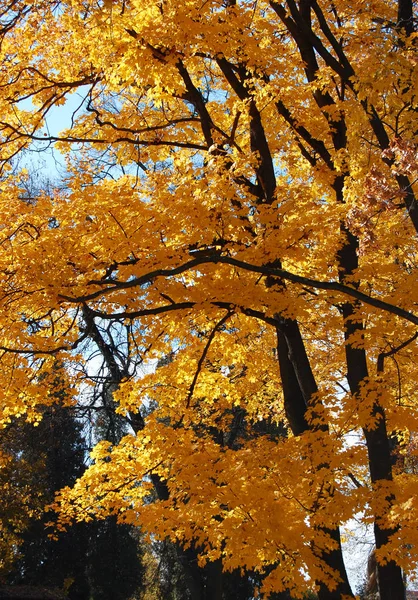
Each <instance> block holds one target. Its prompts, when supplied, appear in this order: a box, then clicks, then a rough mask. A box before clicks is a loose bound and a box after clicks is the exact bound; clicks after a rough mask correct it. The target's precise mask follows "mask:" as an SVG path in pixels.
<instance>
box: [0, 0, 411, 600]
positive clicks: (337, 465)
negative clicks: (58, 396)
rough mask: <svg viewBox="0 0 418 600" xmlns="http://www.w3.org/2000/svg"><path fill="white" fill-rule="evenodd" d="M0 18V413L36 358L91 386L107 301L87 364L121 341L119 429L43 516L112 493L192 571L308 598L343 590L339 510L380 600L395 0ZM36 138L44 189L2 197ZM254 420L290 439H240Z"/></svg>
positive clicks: (402, 482)
mask: <svg viewBox="0 0 418 600" xmlns="http://www.w3.org/2000/svg"><path fill="white" fill-rule="evenodd" d="M1 15H2V16H1V26H2V47H1V59H0V60H1V67H0V90H1V92H0V143H1V156H0V158H1V159H2V161H3V171H2V182H1V185H2V213H3V215H4V222H3V226H2V229H1V236H2V239H1V257H0V261H1V268H0V273H1V280H0V281H1V289H2V294H1V303H2V313H1V329H0V331H1V343H0V346H1V351H2V356H1V361H2V372H1V377H2V378H3V381H4V384H3V385H2V387H1V389H2V401H1V408H2V415H3V419H4V421H5V422H7V421H8V420H10V419H12V418H13V415H15V414H20V413H23V412H25V413H27V414H28V415H29V417H30V418H32V417H33V418H35V415H36V410H37V405H38V404H39V403H42V402H43V403H45V401H47V402H48V401H49V402H53V398H52V397H51V395H50V392H49V390H50V383H51V365H52V364H53V363H54V361H56V360H57V359H58V360H60V361H61V362H62V364H64V365H65V366H66V370H67V378H68V385H69V387H70V388H71V389H72V390H73V393H74V397H77V395H80V394H82V393H84V392H85V387H86V385H89V386H92V385H93V384H94V382H95V379H96V377H97V372H96V371H95V369H96V367H95V364H94V361H89V356H90V355H89V352H88V348H89V345H90V344H91V343H92V340H93V341H94V336H95V332H96V329H97V328H98V327H102V328H103V324H107V325H106V331H107V333H106V335H105V337H104V338H103V339H104V341H105V345H106V346H107V347H110V348H111V350H112V352H111V356H110V357H109V360H111V361H112V360H113V362H114V365H113V367H112V365H111V363H110V362H109V363H108V368H109V370H110V371H111V368H112V369H114V372H115V373H116V372H117V371H119V374H120V371H121V368H122V363H121V360H120V356H121V354H124V355H125V356H130V357H131V358H130V360H131V361H132V362H131V363H130V367H131V368H129V369H128V370H125V372H123V373H122V377H119V374H118V377H119V380H118V381H117V389H116V387H115V389H114V390H112V392H113V395H112V402H113V401H115V402H116V403H117V407H118V411H119V412H120V414H121V415H124V416H125V417H126V418H127V419H129V420H130V421H131V423H132V424H133V427H132V431H133V433H132V432H131V434H128V435H126V436H125V437H123V438H122V439H121V440H120V442H119V443H117V444H116V443H112V442H110V441H107V442H103V443H100V444H98V446H97V447H96V449H95V450H94V452H93V459H94V461H95V462H94V464H93V465H92V466H91V467H90V468H89V470H88V471H87V472H86V474H85V475H84V476H83V477H82V478H81V480H79V481H78V482H77V483H76V484H75V486H73V488H72V489H65V490H64V491H63V492H62V493H61V495H60V496H59V498H58V499H57V508H59V510H60V511H61V513H60V514H61V524H62V526H65V524H66V523H67V522H68V521H70V520H72V519H80V518H83V517H85V518H91V517H94V516H98V517H104V516H109V515H117V516H118V518H119V520H120V521H122V522H125V523H130V524H135V525H137V524H140V525H141V526H142V527H143V528H144V529H145V530H147V531H149V532H150V534H152V535H154V536H156V538H159V539H162V540H163V539H166V538H170V539H171V540H172V541H173V543H175V544H177V545H178V546H179V547H180V546H181V547H183V548H184V550H185V551H186V550H187V549H188V548H190V547H193V548H195V549H198V560H199V561H200V566H202V567H203V566H204V565H205V564H208V565H212V566H214V565H215V564H217V562H218V563H220V564H221V565H222V568H223V569H224V570H234V569H246V570H247V571H249V572H251V571H253V572H255V573H258V574H260V575H262V576H263V581H262V588H261V592H262V593H263V594H266V595H267V594H269V593H271V592H275V593H276V592H277V593H279V592H283V593H287V591H288V592H290V593H291V594H292V595H293V596H296V597H300V596H301V595H302V594H303V593H304V592H305V591H306V590H307V589H308V588H309V587H311V586H312V585H315V588H316V590H317V592H318V596H319V598H320V600H328V599H337V598H338V599H339V598H341V597H344V596H345V597H353V594H352V591H351V588H350V585H349V582H348V578H347V574H346V569H345V565H344V561H343V556H342V548H341V537H340V526H341V524H342V523H344V522H346V521H347V520H348V519H350V518H351V517H352V516H353V515H355V514H359V513H361V514H362V515H363V517H362V519H363V520H364V521H365V522H368V523H373V527H374V535H375V540H376V558H377V564H378V581H379V585H380V595H381V598H383V599H385V600H386V599H387V600H389V599H391V600H393V599H402V598H404V595H405V591H404V584H403V578H402V569H403V570H405V571H406V572H408V571H410V570H412V569H413V568H414V566H415V565H416V562H417V536H418V529H417V526H418V515H417V513H416V509H415V508H414V506H413V504H412V500H411V498H412V497H413V494H414V493H415V492H416V489H417V479H416V474H415V473H413V472H411V471H409V472H408V470H397V469H395V468H394V460H393V455H392V448H393V444H391V439H393V436H396V438H397V439H398V440H402V439H404V440H407V441H408V440H409V439H410V438H413V435H414V432H416V430H417V425H416V418H417V411H416V404H415V397H416V396H415V395H416V393H417V390H416V381H417V373H416V362H417V361H416V358H415V354H416V344H415V342H416V339H417V337H418V333H417V330H416V327H417V324H418V316H417V314H416V307H415V305H416V302H417V300H416V299H415V295H416V292H415V289H416V285H415V278H416V275H415V261H416V252H417V242H416V234H417V232H418V206H417V200H416V196H415V194H416V176H417V171H418V168H417V167H418V161H417V145H416V144H417V139H416V138H417V132H418V127H417V112H416V106H417V105H416V93H417V92H416V81H417V72H416V71H417V58H416V57H417V55H416V33H415V24H416V17H415V14H414V5H413V2H412V0H399V1H398V2H396V1H392V0H378V1H377V2H374V3H373V4H371V3H370V4H365V3H364V2H361V1H360V0H359V1H352V2H346V1H342V2H340V3H339V4H338V6H336V5H335V4H334V3H333V2H330V1H328V0H299V1H296V0H284V1H283V2H280V1H275V0H270V1H266V0H258V1H252V0H237V1H228V2H221V1H219V0H209V1H207V2H197V1H196V0H190V1H188V2H183V3H178V2H172V1H171V0H158V1H155V0H120V1H119V0H114V1H104V2H96V3H94V2H90V1H83V2H81V1H80V2H79V1H78V0H73V1H72V2H65V1H61V2H58V1H57V2H53V1H50V0H44V1H41V2H36V3H35V2H29V3H27V2H26V3H23V2H19V0H13V1H12V2H10V3H3V6H2V11H1ZM75 92H77V93H78V94H79V98H80V102H79V108H78V110H76V111H75V112H74V114H73V118H72V120H71V126H70V128H69V129H67V130H66V131H63V132H61V133H54V132H53V134H51V132H50V130H48V129H47V128H44V124H45V121H46V120H47V118H48V113H49V112H50V111H51V109H52V108H54V107H55V106H59V105H61V104H65V102H66V100H67V98H68V97H69V96H70V95H71V94H74V93H75ZM63 110H65V108H64V109H63ZM51 145H54V146H55V147H56V148H57V149H59V150H60V151H61V152H62V153H63V154H64V155H65V156H66V160H67V180H66V188H65V189H57V190H52V191H51V190H45V193H44V194H42V195H41V196H40V197H39V198H37V200H36V202H33V203H28V202H25V201H24V197H23V196H24V194H23V186H22V174H16V173H14V172H13V170H12V169H11V167H10V161H11V160H12V159H13V157H15V156H17V155H19V153H21V152H22V151H23V150H25V149H34V150H36V151H38V152H42V149H43V148H48V147H50V146H51ZM23 176H24V174H23ZM122 331H124V332H125V333H124V337H123V341H121V342H118V343H116V344H115V343H114V336H113V334H114V332H122ZM109 332H110V333H109ZM120 344H122V346H121V345H120ZM122 350H123V352H122ZM167 355H171V357H172V360H170V361H166V364H164V365H163V366H161V368H159V369H155V370H152V369H150V370H149V372H148V373H147V374H145V375H144V376H143V374H142V373H141V374H140V373H139V371H138V368H137V367H138V365H139V364H140V363H141V362H145V363H148V364H149V365H152V364H155V363H156V362H157V361H158V360H161V358H162V357H165V356H167ZM140 375H141V376H140ZM150 402H153V403H155V406H157V407H158V408H157V410H155V411H153V412H152V413H151V414H149V415H147V416H146V415H145V412H144V407H146V406H148V405H149V403H150ZM237 408H239V409H242V411H243V414H245V421H246V427H247V430H248V434H247V435H246V436H242V439H241V440H240V443H239V445H238V447H231V445H230V444H228V440H229V436H230V434H231V431H234V424H235V422H234V419H235V415H236V414H237ZM265 420H270V421H275V422H277V423H280V422H285V423H286V426H287V428H288V435H286V436H280V437H274V436H273V437H272V436H269V435H257V434H256V424H257V423H258V422H259V421H265ZM215 434H216V435H215ZM156 482H159V483H160V485H162V486H163V488H164V490H165V493H164V494H160V495H159V499H158V501H156V502H149V497H150V494H152V493H154V488H155V485H156ZM286 590H287V591H286ZM216 594H219V590H218V591H213V599H215V598H217V596H216Z"/></svg>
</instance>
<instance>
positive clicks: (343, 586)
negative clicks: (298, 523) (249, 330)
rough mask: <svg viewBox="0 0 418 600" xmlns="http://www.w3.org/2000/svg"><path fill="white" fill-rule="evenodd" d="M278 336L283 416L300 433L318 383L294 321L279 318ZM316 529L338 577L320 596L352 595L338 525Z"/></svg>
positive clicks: (337, 599)
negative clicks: (326, 541) (329, 546)
mask: <svg viewBox="0 0 418 600" xmlns="http://www.w3.org/2000/svg"><path fill="white" fill-rule="evenodd" d="M279 320H280V317H279ZM277 339H278V358H279V367H280V375H281V379H282V385H283V395H284V405H285V412H286V418H287V420H288V422H289V425H290V428H291V430H292V433H293V434H294V435H302V434H303V433H304V432H305V431H308V430H309V429H310V428H311V426H310V425H309V424H308V421H307V419H306V411H307V408H308V405H309V402H310V400H311V397H312V395H313V394H315V393H316V392H317V385H316V382H315V378H314V375H313V372H312V369H311V366H310V363H309V359H308V356H307V354H306V350H305V346H304V343H303V340H302V336H301V334H300V330H299V326H298V324H297V322H296V321H293V320H290V319H282V320H281V325H279V326H278V327H277ZM324 427H325V430H327V427H326V426H324ZM318 529H320V530H321V531H323V532H324V533H326V534H327V535H329V536H330V537H331V539H332V540H334V541H335V542H336V543H337V548H336V549H335V550H330V551H328V552H324V553H322V555H321V559H322V560H323V561H324V562H325V563H326V564H327V565H328V566H329V567H330V568H331V569H332V570H333V571H335V573H336V574H337V577H338V578H339V580H340V581H339V583H338V585H337V588H336V589H335V590H334V591H330V590H329V589H328V588H327V587H326V586H324V585H323V584H320V586H319V592H318V598H319V600H341V597H342V596H346V597H348V598H350V597H351V598H354V595H353V593H352V591H351V586H350V583H349V581H348V576H347V571H346V568H345V565H344V560H343V555H342V547H341V537H340V530H339V527H335V528H333V529H328V528H325V527H322V528H318Z"/></svg>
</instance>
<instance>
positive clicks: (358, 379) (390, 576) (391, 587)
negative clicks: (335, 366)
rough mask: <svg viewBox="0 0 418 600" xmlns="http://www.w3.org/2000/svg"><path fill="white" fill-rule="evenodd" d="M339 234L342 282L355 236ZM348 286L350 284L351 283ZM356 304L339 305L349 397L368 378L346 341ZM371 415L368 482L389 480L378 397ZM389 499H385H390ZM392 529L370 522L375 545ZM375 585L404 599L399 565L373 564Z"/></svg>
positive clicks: (353, 261) (354, 325)
mask: <svg viewBox="0 0 418 600" xmlns="http://www.w3.org/2000/svg"><path fill="white" fill-rule="evenodd" d="M342 233H343V234H344V235H345V236H346V242H345V244H344V245H343V247H342V248H341V250H340V252H339V254H338V262H339V271H340V281H341V282H343V283H344V282H345V279H346V277H348V276H351V275H352V274H353V273H355V271H356V270H357V268H358V258H357V246H358V242H357V239H356V237H355V236H353V235H352V234H351V233H350V232H349V231H347V230H346V229H345V228H344V227H342ZM351 285H352V284H351ZM355 309H356V305H355V304H353V303H351V302H346V303H344V305H343V308H342V310H343V319H344V337H345V342H346V343H345V354H346V361H347V379H348V384H349V386H350V391H351V393H352V394H353V396H357V397H358V396H359V394H360V386H361V383H362V382H366V381H367V379H368V375H369V374H368V368H367V360H366V352H365V350H364V349H363V348H354V347H353V346H352V345H351V344H350V338H351V337H352V336H353V334H355V333H358V332H360V333H361V332H363V331H364V327H363V323H362V322H360V321H357V320H355V316H354V313H355ZM372 416H373V417H374V418H375V419H374V420H375V421H376V423H375V425H374V426H367V425H366V426H365V427H364V429H363V432H364V436H365V438H366V444H367V452H368V457H369V470H370V478H371V481H372V484H375V483H378V482H381V481H392V459H391V451H390V441H389V436H388V434H387V430H386V418H385V412H384V409H383V407H382V406H381V405H380V404H379V401H378V399H377V400H376V401H375V402H374V404H373V407H372ZM390 500H391V499H389V501H390ZM393 533H395V530H394V529H384V528H382V527H381V526H380V525H379V522H378V520H375V523H374V534H375V540H376V548H377V549H379V548H381V547H382V546H384V545H385V544H386V543H387V542H388V540H389V537H390V536H391V534H393ZM377 573H378V585H379V594H380V600H404V599H405V586H404V581H403V578H402V571H401V569H400V567H399V566H398V565H397V564H396V563H395V562H394V561H389V562H388V563H386V564H385V565H381V564H377Z"/></svg>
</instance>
